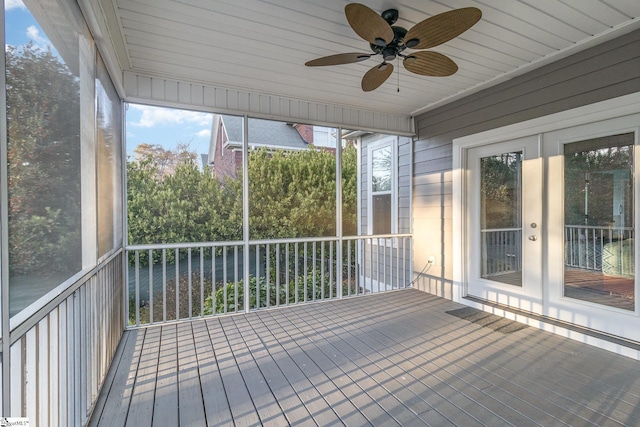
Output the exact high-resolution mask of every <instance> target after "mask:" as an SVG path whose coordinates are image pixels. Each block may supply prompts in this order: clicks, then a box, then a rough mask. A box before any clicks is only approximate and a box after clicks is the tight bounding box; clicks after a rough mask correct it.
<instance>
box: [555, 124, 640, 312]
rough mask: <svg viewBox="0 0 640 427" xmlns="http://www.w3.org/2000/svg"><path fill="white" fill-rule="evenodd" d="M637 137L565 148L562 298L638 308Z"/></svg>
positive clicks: (602, 140) (578, 144) (581, 143)
mask: <svg viewBox="0 0 640 427" xmlns="http://www.w3.org/2000/svg"><path fill="white" fill-rule="evenodd" d="M633 142H634V134H633V133H626V134H621V135H613V136H607V137H603V138H595V139H590V140H586V141H579V142H574V143H571V144H567V145H565V147H564V159H565V160H564V183H565V184H564V194H565V196H564V212H565V231H564V235H565V237H564V254H565V262H564V266H565V267H564V295H565V296H567V297H571V298H576V299H580V300H584V301H590V302H595V303H598V304H604V305H608V306H611V307H616V308H621V309H626V310H634V296H635V287H634V276H635V254H634V225H633V222H634V220H633V218H634V212H633V179H632V171H633Z"/></svg>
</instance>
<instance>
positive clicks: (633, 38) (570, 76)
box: [416, 31, 640, 138]
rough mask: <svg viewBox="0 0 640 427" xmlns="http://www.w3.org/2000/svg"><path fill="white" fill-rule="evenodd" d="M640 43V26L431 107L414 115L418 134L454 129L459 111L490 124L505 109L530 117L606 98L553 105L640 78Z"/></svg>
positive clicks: (471, 121)
mask: <svg viewBox="0 0 640 427" xmlns="http://www.w3.org/2000/svg"><path fill="white" fill-rule="evenodd" d="M639 43H640V31H635V32H632V33H630V34H628V35H626V36H622V37H620V38H618V39H616V40H613V41H610V42H607V43H604V44H602V45H599V46H596V47H594V48H591V49H588V50H586V51H583V52H580V53H578V54H576V55H573V56H570V57H568V58H565V59H564V60H561V61H558V62H556V63H553V64H550V65H548V66H546V67H542V68H540V69H538V70H535V71H533V72H531V73H528V74H525V75H523V76H520V77H517V78H514V79H512V80H511V81H509V82H506V83H504V84H502V85H498V86H495V87H493V88H490V89H487V90H485V91H482V92H479V93H478V94H475V95H471V96H470V97H467V98H465V99H462V100H460V101H458V102H454V103H452V104H450V105H448V106H446V107H443V108H442V109H438V110H434V111H432V112H428V113H426V114H424V115H422V116H420V117H418V118H417V120H416V122H417V125H418V128H419V129H420V131H419V135H420V138H424V137H427V136H432V135H438V134H442V133H445V132H447V131H449V130H452V129H451V128H452V126H455V127H456V128H458V127H459V123H458V124H453V123H451V121H452V120H453V121H455V118H456V117H462V116H464V117H465V126H464V127H465V128H473V125H479V124H485V126H488V128H492V127H497V126H494V125H493V124H491V123H487V121H488V120H491V119H495V118H497V117H501V116H503V115H504V113H505V112H511V114H514V113H518V112H525V113H527V114H525V117H526V118H533V117H539V116H540V115H544V114H551V113H553V112H558V111H563V110H565V109H567V108H573V107H577V106H581V105H585V104H586V103H592V102H596V101H599V100H602V99H596V100H591V99H589V100H588V101H585V102H584V103H581V101H580V98H577V99H574V102H573V103H574V104H575V105H572V107H567V106H564V105H562V104H559V105H558V107H556V108H554V107H553V105H554V103H556V102H558V101H559V100H562V99H565V98H570V97H574V96H576V95H580V94H587V93H589V92H591V91H595V90H598V89H600V88H603V87H605V88H606V87H607V86H615V84H616V82H626V83H629V80H630V79H631V80H632V81H633V80H638V74H637V61H638V59H639V58H640V50H639V49H638V44H639ZM634 70H636V71H634ZM633 77H635V79H634V78H633ZM639 87H640V83H637V82H636V83H635V84H631V86H630V87H629V88H628V89H627V90H629V92H627V93H631V92H635V91H638V90H640V89H639ZM634 88H635V89H634ZM604 99H606V98H604ZM540 107H545V108H544V109H543V111H542V112H541V111H538V110H540ZM529 115H530V117H529ZM521 120H526V119H520V121H521ZM476 132H477V131H476V130H475V129H470V130H469V133H476Z"/></svg>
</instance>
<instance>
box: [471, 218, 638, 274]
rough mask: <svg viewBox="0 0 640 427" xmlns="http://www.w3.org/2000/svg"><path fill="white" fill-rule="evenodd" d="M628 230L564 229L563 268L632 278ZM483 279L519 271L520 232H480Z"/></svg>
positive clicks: (631, 245) (631, 232) (612, 228)
mask: <svg viewBox="0 0 640 427" xmlns="http://www.w3.org/2000/svg"><path fill="white" fill-rule="evenodd" d="M633 237H634V231H633V228H631V227H609V226H586V225H566V226H565V236H564V239H565V240H564V241H565V247H564V250H565V266H566V267H570V268H577V269H582V270H590V271H599V272H603V273H605V274H611V275H623V276H624V275H632V274H633V240H632V239H633ZM482 250H483V258H482V260H483V264H482V274H483V277H487V276H493V275H499V274H504V273H509V272H514V271H520V270H521V269H522V231H521V230H520V229H500V230H482Z"/></svg>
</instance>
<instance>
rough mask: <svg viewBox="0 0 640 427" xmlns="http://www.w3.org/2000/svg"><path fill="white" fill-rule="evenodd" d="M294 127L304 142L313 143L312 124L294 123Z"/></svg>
mask: <svg viewBox="0 0 640 427" xmlns="http://www.w3.org/2000/svg"><path fill="white" fill-rule="evenodd" d="M294 127H295V129H296V130H297V131H298V133H299V134H300V136H301V137H302V139H303V140H304V142H306V143H307V144H313V126H310V125H301V124H296V125H294Z"/></svg>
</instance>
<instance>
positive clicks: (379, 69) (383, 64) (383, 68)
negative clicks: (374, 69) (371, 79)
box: [378, 62, 389, 71]
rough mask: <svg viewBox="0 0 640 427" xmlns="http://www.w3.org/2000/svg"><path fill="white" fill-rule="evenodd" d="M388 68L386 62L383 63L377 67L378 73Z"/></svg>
mask: <svg viewBox="0 0 640 427" xmlns="http://www.w3.org/2000/svg"><path fill="white" fill-rule="evenodd" d="M388 66H389V64H387V63H386V62H383V63H382V64H380V65H378V71H384V70H386V69H387V67H388Z"/></svg>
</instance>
